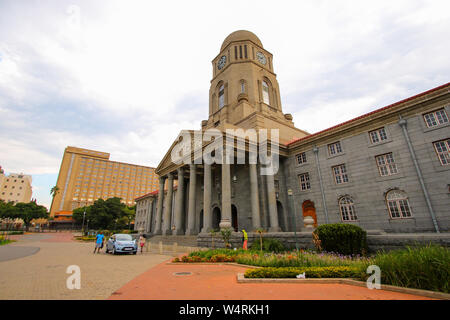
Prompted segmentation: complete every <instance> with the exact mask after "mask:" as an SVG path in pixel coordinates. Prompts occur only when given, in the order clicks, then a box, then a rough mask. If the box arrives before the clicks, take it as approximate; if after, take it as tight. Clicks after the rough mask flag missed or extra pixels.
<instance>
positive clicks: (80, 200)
mask: <svg viewBox="0 0 450 320" xmlns="http://www.w3.org/2000/svg"><path fill="white" fill-rule="evenodd" d="M109 156H110V154H109V153H106V152H100V151H94V150H88V149H81V148H76V147H70V146H69V147H67V148H66V149H65V151H64V155H63V159H62V162H61V167H60V169H59V175H58V180H57V183H56V186H57V187H58V188H57V189H58V191H57V193H56V195H55V197H54V198H53V201H52V206H51V209H50V215H51V216H55V214H67V213H70V212H72V211H73V210H74V209H76V208H79V207H83V206H88V205H91V204H93V203H94V201H95V200H98V199H104V200H106V199H108V198H112V197H118V198H121V199H122V202H123V203H125V204H126V205H129V206H131V205H134V199H135V198H137V197H139V196H141V195H144V194H146V193H149V192H151V191H154V190H156V189H157V185H158V177H157V175H156V174H155V169H154V168H152V167H145V166H139V165H135V164H129V163H123V162H116V161H111V160H109Z"/></svg>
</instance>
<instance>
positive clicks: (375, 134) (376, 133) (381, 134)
mask: <svg viewBox="0 0 450 320" xmlns="http://www.w3.org/2000/svg"><path fill="white" fill-rule="evenodd" d="M369 136H370V141H371V142H372V143H378V142H381V141H384V140H387V134H386V130H385V129H384V128H381V129H377V130H373V131H370V132H369Z"/></svg>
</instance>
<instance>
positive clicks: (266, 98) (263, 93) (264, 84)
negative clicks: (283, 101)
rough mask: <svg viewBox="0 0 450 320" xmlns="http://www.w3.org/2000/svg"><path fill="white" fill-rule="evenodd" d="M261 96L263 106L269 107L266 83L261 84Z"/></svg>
mask: <svg viewBox="0 0 450 320" xmlns="http://www.w3.org/2000/svg"><path fill="white" fill-rule="evenodd" d="M262 96H263V102H264V103H265V104H268V105H270V98H269V85H268V84H267V82H266V81H263V82H262Z"/></svg>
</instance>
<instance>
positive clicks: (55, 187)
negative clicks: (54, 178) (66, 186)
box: [50, 186, 59, 198]
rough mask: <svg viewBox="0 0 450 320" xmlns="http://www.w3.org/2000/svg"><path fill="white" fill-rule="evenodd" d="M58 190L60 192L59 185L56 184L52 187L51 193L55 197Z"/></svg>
mask: <svg viewBox="0 0 450 320" xmlns="http://www.w3.org/2000/svg"><path fill="white" fill-rule="evenodd" d="M58 192H59V187H58V186H54V187H53V188H51V189H50V195H51V196H52V198H54V197H55V196H56V194H57V193H58Z"/></svg>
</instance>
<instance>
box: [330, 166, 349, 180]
mask: <svg viewBox="0 0 450 320" xmlns="http://www.w3.org/2000/svg"><path fill="white" fill-rule="evenodd" d="M332 170H333V175H334V181H335V182H336V184H342V183H346V182H348V175H347V169H346V168H345V164H340V165H338V166H335V167H332Z"/></svg>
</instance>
